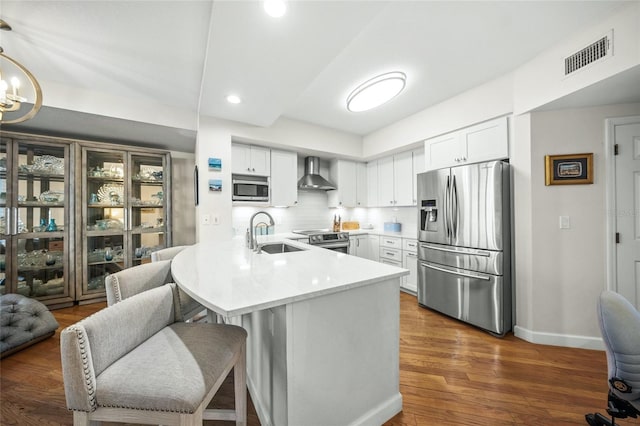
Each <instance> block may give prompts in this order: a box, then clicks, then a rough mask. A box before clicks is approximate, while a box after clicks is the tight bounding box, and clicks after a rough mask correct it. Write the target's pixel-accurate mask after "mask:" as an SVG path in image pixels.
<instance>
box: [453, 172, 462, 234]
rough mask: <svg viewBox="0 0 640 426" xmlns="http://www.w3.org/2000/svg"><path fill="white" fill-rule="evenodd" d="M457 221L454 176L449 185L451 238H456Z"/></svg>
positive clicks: (456, 186)
mask: <svg viewBox="0 0 640 426" xmlns="http://www.w3.org/2000/svg"><path fill="white" fill-rule="evenodd" d="M454 205H455V207H454ZM459 220H460V216H459V215H458V185H457V184H456V176H455V175H454V176H453V183H452V185H451V228H452V230H451V236H452V237H453V238H458V221H459Z"/></svg>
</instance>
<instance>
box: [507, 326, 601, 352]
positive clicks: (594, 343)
mask: <svg viewBox="0 0 640 426" xmlns="http://www.w3.org/2000/svg"><path fill="white" fill-rule="evenodd" d="M513 334H514V335H515V336H516V337H518V338H520V339H522V340H526V341H527V342H531V343H535V344H538V345H551V346H564V347H567V348H581V349H593V350H601V351H602V350H604V343H602V339H601V338H600V337H587V336H573V335H570V334H557V333H544V332H539V331H531V330H528V329H526V328H524V327H520V326H518V325H516V326H515V327H514V328H513Z"/></svg>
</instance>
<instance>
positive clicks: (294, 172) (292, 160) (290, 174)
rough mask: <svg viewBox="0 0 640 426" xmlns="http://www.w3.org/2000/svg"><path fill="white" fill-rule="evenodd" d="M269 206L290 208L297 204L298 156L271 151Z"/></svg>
mask: <svg viewBox="0 0 640 426" xmlns="http://www.w3.org/2000/svg"><path fill="white" fill-rule="evenodd" d="M270 189H271V205H272V206H276V207H285V206H286V207H290V206H295V205H296V204H297V203H298V155H297V154H296V153H295V152H291V151H280V150H276V149H272V150H271V188H270Z"/></svg>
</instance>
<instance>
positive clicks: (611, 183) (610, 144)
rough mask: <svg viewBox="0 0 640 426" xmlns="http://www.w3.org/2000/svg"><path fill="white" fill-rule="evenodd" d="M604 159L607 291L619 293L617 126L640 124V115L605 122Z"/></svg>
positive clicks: (614, 118) (609, 119) (610, 119)
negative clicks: (617, 265) (616, 237)
mask: <svg viewBox="0 0 640 426" xmlns="http://www.w3.org/2000/svg"><path fill="white" fill-rule="evenodd" d="M604 122H605V126H604V157H605V163H606V172H605V179H606V189H605V192H606V204H605V206H606V214H605V218H606V219H605V220H606V250H607V290H612V291H616V292H617V291H618V277H617V271H616V263H617V252H616V241H615V233H616V225H617V221H616V215H615V214H614V212H615V211H616V156H615V155H614V144H615V129H616V126H620V125H624V124H631V123H636V122H640V115H632V116H627V117H613V118H607V119H605V120H604Z"/></svg>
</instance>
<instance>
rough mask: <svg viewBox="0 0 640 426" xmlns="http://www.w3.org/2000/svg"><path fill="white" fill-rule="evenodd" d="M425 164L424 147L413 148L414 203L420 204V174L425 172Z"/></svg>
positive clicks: (415, 204)
mask: <svg viewBox="0 0 640 426" xmlns="http://www.w3.org/2000/svg"><path fill="white" fill-rule="evenodd" d="M425 171H426V168H425V166H424V148H420V149H414V150H413V182H412V183H413V203H412V205H414V206H417V205H418V177H417V176H418V175H419V174H420V173H422V172H425Z"/></svg>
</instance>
